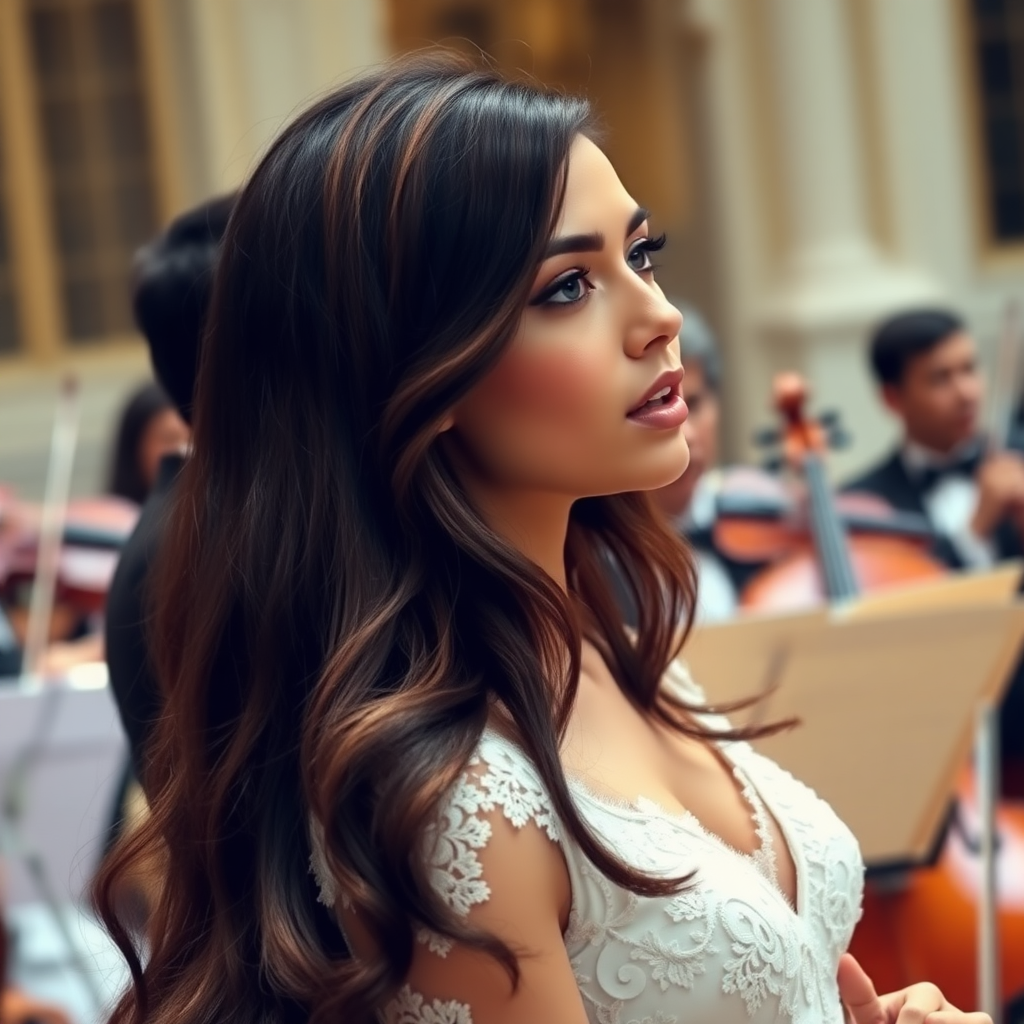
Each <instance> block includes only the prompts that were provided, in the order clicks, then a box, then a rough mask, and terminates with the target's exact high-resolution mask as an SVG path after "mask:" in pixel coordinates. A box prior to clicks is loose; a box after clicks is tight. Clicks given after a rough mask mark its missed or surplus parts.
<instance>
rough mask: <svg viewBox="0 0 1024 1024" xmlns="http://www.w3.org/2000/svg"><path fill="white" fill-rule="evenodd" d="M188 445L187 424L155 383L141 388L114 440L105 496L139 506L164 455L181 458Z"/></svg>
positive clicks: (136, 393)
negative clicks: (114, 497) (122, 499)
mask: <svg viewBox="0 0 1024 1024" xmlns="http://www.w3.org/2000/svg"><path fill="white" fill-rule="evenodd" d="M188 441H189V428H188V424H187V423H186V422H185V421H184V420H183V419H182V418H181V415H180V414H179V412H178V410H177V409H176V408H175V407H174V403H173V402H172V401H171V399H170V397H169V396H168V394H167V392H166V391H165V390H164V389H163V388H162V387H161V386H160V385H159V384H157V383H155V382H152V381H151V382H149V383H146V384H143V385H142V386H141V387H140V388H139V389H138V390H137V391H135V392H134V394H132V396H131V397H130V398H129V399H128V401H127V402H126V403H125V406H124V409H123V410H122V412H121V418H120V421H119V423H118V428H117V434H116V437H115V440H114V448H113V458H112V460H111V468H110V483H109V485H108V487H107V493H108V494H113V495H115V496H116V497H119V498H125V499H126V500H128V501H132V502H134V503H135V504H136V505H141V504H143V502H145V500H146V498H147V496H148V495H149V492H150V491H151V490H152V488H153V485H154V484H155V483H156V478H157V474H158V472H159V469H160V460H161V459H162V458H163V457H164V456H165V455H180V454H181V453H182V452H183V451H184V450H185V449H186V448H187V447H188Z"/></svg>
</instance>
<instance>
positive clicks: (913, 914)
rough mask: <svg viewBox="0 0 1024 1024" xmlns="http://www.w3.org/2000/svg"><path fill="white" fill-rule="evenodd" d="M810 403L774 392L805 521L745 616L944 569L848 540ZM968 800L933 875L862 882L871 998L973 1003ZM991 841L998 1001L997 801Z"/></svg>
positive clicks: (1023, 940) (1010, 895) (1004, 898)
mask: <svg viewBox="0 0 1024 1024" xmlns="http://www.w3.org/2000/svg"><path fill="white" fill-rule="evenodd" d="M806 399H807V388H806V386H805V385H804V383H803V381H802V380H801V379H800V378H799V377H797V376H795V375H783V376H781V377H780V378H778V379H777V380H776V385H775V404H776V408H777V410H778V412H779V414H780V416H781V418H782V421H783V431H782V439H783V446H784V453H785V458H786V462H787V464H788V465H789V466H790V467H791V468H792V469H794V470H795V471H796V472H798V473H799V475H800V477H801V478H802V480H803V486H804V489H805V491H806V502H805V508H804V509H803V512H802V514H801V515H799V516H796V517H792V518H791V523H792V524H794V525H792V526H787V530H788V531H789V540H788V545H789V546H788V548H786V549H785V551H784V552H783V554H782V555H781V556H780V557H779V558H778V559H777V560H776V561H775V562H774V563H773V564H772V565H770V566H769V567H768V568H767V569H765V570H764V572H762V573H761V574H759V575H758V576H756V577H754V578H753V579H752V581H751V582H750V584H749V585H748V586H747V587H746V588H745V590H744V592H743V594H742V595H741V604H742V605H743V607H746V608H760V609H766V610H769V609H770V610H779V609H790V608H795V607H807V606H809V605H813V604H815V603H821V602H824V601H827V602H830V603H836V602H841V601H844V600H848V599H850V598H853V597H855V596H856V595H857V594H858V593H860V592H861V591H863V590H869V589H877V588H879V587H886V586H895V585H899V584H902V583H908V582H913V581H918V580H924V579H927V578H929V577H938V576H939V575H941V574H943V573H944V572H945V571H946V570H945V569H944V567H942V566H941V565H940V564H939V563H938V562H936V561H935V560H933V559H931V558H930V557H929V556H928V554H927V550H926V547H927V538H926V537H924V536H920V537H918V536H907V535H905V534H901V533H900V531H899V530H897V531H895V532H894V533H892V534H888V535H887V534H885V533H884V532H878V533H870V532H867V533H865V532H864V531H863V530H861V531H853V532H852V533H851V534H848V533H847V531H846V529H845V528H844V520H843V516H842V515H841V514H840V504H839V502H838V501H837V500H836V499H835V498H834V496H833V494H832V491H831V489H830V487H829V483H828V478H827V474H826V469H825V461H824V452H825V450H826V449H827V441H826V439H825V435H824V432H823V430H822V429H821V426H820V425H819V424H816V423H814V422H811V421H809V420H808V419H807V418H806V416H805V414H804V406H805V403H806ZM873 500H876V499H873ZM875 514H876V515H878V516H879V518H880V520H881V519H884V510H883V509H880V508H876V512H875ZM727 525H728V524H727ZM975 793H976V789H975V781H974V773H973V770H972V769H971V768H969V767H967V768H965V769H964V771H963V773H962V774H961V777H960V780H959V785H958V787H957V792H956V795H955V801H954V808H953V814H952V816H951V821H952V823H953V824H952V827H951V828H950V829H949V830H948V832H947V834H946V836H945V837H944V839H943V842H942V845H941V847H940V849H939V853H938V857H937V860H936V862H935V863H934V864H932V865H930V866H925V867H920V868H914V869H913V870H911V871H909V872H907V873H906V874H904V875H901V876H900V877H899V878H898V879H896V880H894V879H893V878H891V877H889V878H881V879H870V878H869V881H868V885H867V887H866V891H865V897H864V916H863V918H862V920H861V922H860V924H859V925H858V927H857V930H856V932H855V933H854V936H853V941H852V943H851V947H850V950H851V952H852V953H853V954H854V956H856V957H857V959H858V960H859V961H860V963H861V965H862V966H863V967H864V969H865V970H866V971H867V973H868V974H869V976H871V978H872V980H873V981H874V983H875V985H876V987H877V988H879V990H882V991H885V990H890V991H891V990H895V989H899V988H903V987H905V986H906V985H908V984H911V983H912V982H914V981H916V980H919V979H920V978H935V979H936V980H937V981H938V982H939V983H940V984H941V985H942V989H943V991H944V993H945V995H946V997H947V998H948V999H949V1000H950V1001H951V1002H953V1003H954V1004H956V1005H959V1006H968V1005H971V1004H972V1003H974V1001H975V998H976V993H977V957H976V955H975V945H976V935H977V920H978V915H979V908H980V903H981V885H982V870H981V861H980V852H981V851H980V844H979V842H978V840H977V836H978V829H977V822H978V820H979V811H978V807H977V801H976V798H975ZM996 829H997V834H998V840H997V853H996V859H997V864H996V872H997V878H998V930H999V938H1000V945H1001V948H1002V950H1003V952H1004V956H1003V963H1002V971H1001V977H1000V992H1001V994H1002V998H1003V1000H1004V1001H1006V1000H1009V999H1010V998H1012V997H1013V996H1014V995H1015V994H1018V993H1020V992H1021V991H1022V990H1024V804H1013V803H1011V802H1009V801H1002V802H1001V803H1000V804H999V806H998V808H997V813H996ZM895 883H898V884H895Z"/></svg>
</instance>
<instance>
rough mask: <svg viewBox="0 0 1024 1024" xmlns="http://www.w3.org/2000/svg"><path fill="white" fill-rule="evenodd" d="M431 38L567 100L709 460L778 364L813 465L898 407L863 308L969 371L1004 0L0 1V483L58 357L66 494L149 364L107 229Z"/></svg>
mask: <svg viewBox="0 0 1024 1024" xmlns="http://www.w3.org/2000/svg"><path fill="white" fill-rule="evenodd" d="M434 42H446V43H448V44H450V45H453V46H457V47H459V48H462V49H465V50H467V51H469V52H479V51H485V52H487V53H489V54H490V55H492V57H493V58H494V59H495V60H496V61H497V62H498V63H499V64H500V65H501V66H502V67H504V68H506V69H507V70H509V71H510V72H513V73H522V74H527V75H530V76H533V77H535V78H537V79H540V80H541V81H543V82H546V83H549V84H552V85H556V86H559V87H562V88H565V89H567V90H570V91H573V92H580V93H584V94H586V95H587V96H588V97H589V98H590V99H591V100H592V101H593V103H594V105H595V106H596V108H597V110H598V111H599V113H600V116H601V118H602V120H603V122H604V125H605V127H606V148H607V151H608V153H609V155H610V157H611V159H612V161H613V163H614V164H615V165H616V167H617V169H618V170H619V172H620V175H621V177H622V178H623V180H624V182H625V184H626V186H627V188H629V189H630V191H631V192H632V194H633V196H634V197H635V198H636V199H637V201H638V202H640V203H642V204H643V205H645V206H647V207H648V208H650V209H651V210H652V213H653V218H652V225H653V228H654V230H655V231H656V232H660V231H662V230H665V231H667V233H668V235H669V240H670V242H669V246H668V248H667V249H666V251H665V252H664V253H663V254H662V261H661V262H662V269H661V270H660V271H659V280H660V282H661V284H662V286H663V288H664V289H665V291H666V293H668V294H669V295H670V296H672V297H676V298H680V299H684V300H686V301H688V302H689V303H691V304H692V305H693V306H694V307H696V308H697V309H699V310H700V311H701V312H702V313H703V314H704V315H705V317H706V319H707V321H708V322H709V324H710V325H711V327H712V329H713V331H714V332H715V334H717V336H718V338H719V339H720V342H721V346H722V350H723V356H724V359H723V365H724V379H723V385H722V395H721V397H722V403H721V409H722V430H723V443H722V454H723V457H724V459H725V461H729V462H739V461H744V460H747V459H749V458H752V457H754V455H755V452H754V448H753V443H752V437H753V434H754V432H755V430H756V429H757V428H759V427H761V426H764V425H765V424H767V423H770V422H771V418H772V412H771V408H770V393H769V391H770V381H771V376H772V374H773V373H774V372H775V371H777V370H780V369H795V370H799V371H801V372H803V373H804V374H806V376H807V377H808V378H809V380H810V383H811V387H812V389H813V394H814V404H815V406H817V407H822V406H825V407H832V408H835V409H838V410H839V411H840V412H841V414H842V417H843V420H844V423H845V425H846V427H847V429H848V431H849V434H850V438H851V443H850V444H849V445H848V447H847V448H845V449H844V450H843V451H840V452H838V453H836V455H835V457H834V460H833V463H832V470H833V474H834V475H835V476H848V475H849V474H850V473H852V472H854V471H856V470H858V469H860V468H862V467H863V466H865V465H866V464H868V463H869V462H871V461H873V460H875V459H877V458H878V456H879V455H880V453H881V452H882V451H883V450H884V449H886V448H887V447H888V446H890V445H891V444H892V443H893V441H894V440H895V438H896V437H897V434H898V430H897V425H896V424H895V423H894V422H893V421H891V420H890V419H889V418H887V416H886V415H885V414H884V413H883V411H882V409H881V406H880V404H879V401H878V398H877V395H876V394H875V389H874V385H873V384H872V382H871V379H870V377H869V373H868V367H867V361H866V344H867V340H868V337H869V335H870V332H871V329H872V328H873V327H874V326H875V325H876V324H877V323H878V321H879V320H880V319H881V318H882V317H883V316H884V315H886V314H888V313H889V312H891V311H893V310H897V309H900V308H902V307H907V306H913V305H919V304H922V303H938V304H941V305H944V306H949V307H952V308H954V309H956V310H958V311H959V312H960V313H961V314H962V315H963V316H964V318H965V319H966V321H967V323H968V324H969V326H970V328H971V330H972V331H973V333H974V335H975V337H976V338H977V340H978V342H979V344H980V350H981V355H982V360H983V362H984V363H985V364H986V366H987V367H988V368H989V370H990V371H991V369H992V366H993V363H994V360H995V353H996V343H997V339H998V337H999V334H1000V331H1001V330H1002V325H1003V321H1004V314H1005V310H1006V308H1007V304H1008V303H1009V302H1010V301H1011V300H1012V299H1014V298H1015V297H1024V0H756V2H753V0H0V488H2V487H6V488H8V489H9V491H10V492H12V493H14V494H16V495H17V496H19V497H20V498H23V499H26V500H28V501H36V500H38V499H40V498H41V497H42V495H43V491H44V486H45V480H46V471H47V458H48V452H49V446H50V434H51V428H52V422H53V416H54V409H55V404H56V396H57V393H58V389H59V382H60V380H61V379H62V378H63V377H64V376H65V375H66V374H67V372H68V371H73V372H74V374H75V375H76V377H77V379H78V381H79V385H80V392H79V397H80V403H81V421H80V429H79V440H78V446H77V450H76V453H75V458H74V466H73V472H72V484H71V492H72V495H73V496H77V497H81V496H86V495H92V494H99V493H102V492H104V491H107V490H110V489H111V468H112V465H113V463H114V461H115V435H116V433H117V432H118V425H119V420H120V418H121V417H122V412H123V410H124V407H125V403H126V402H127V401H128V400H129V398H130V396H133V395H136V394H137V393H138V388H139V387H140V385H142V384H143V383H145V382H146V381H147V380H148V379H150V377H151V371H150V364H149V357H148V352H147V349H146V347H145V345H144V344H143V342H142V340H141V338H140V337H139V336H138V335H137V333H136V330H135V327H134V325H133V319H132V313H131V304H130V284H131V263H132V257H133V254H134V252H135V251H136V250H137V249H138V247H139V246H140V245H142V244H143V243H144V242H146V241H147V240H149V239H150V238H152V237H153V236H154V235H155V234H156V233H157V232H158V231H160V230H161V229H163V228H164V227H165V226H166V225H167V224H168V222H169V221H170V220H171V219H172V218H173V217H174V216H175V215H176V214H178V213H180V212H181V211H182V210H184V209H186V208H188V207H190V206H193V205H195V204H196V203H199V202H201V201H203V200H205V199H208V198H210V197H212V196H216V195H220V194H223V193H225V192H228V191H230V190H232V189H234V188H235V187H237V186H238V185H239V184H240V183H241V182H242V181H243V180H244V178H245V176H246V174H247V172H248V171H249V169H250V168H251V167H252V166H253V165H254V162H255V161H256V159H257V158H258V157H259V155H260V153H261V152H262V151H263V149H264V147H265V146H266V145H267V143H268V142H269V140H271V139H272V138H273V136H274V135H275V133H276V132H277V130H278V129H279V127H280V126H281V125H282V124H283V123H284V122H285V121H286V120H287V119H288V118H289V117H290V116H291V115H292V114H294V113H295V112H296V111H297V110H298V109H299V108H301V107H302V106H303V104H305V103H306V102H307V101H308V100H309V99H310V98H311V97H313V96H315V95H316V94H317V93H318V92H320V91H322V90H325V89H327V88H328V87H330V86H332V85H335V84H337V83H339V82H341V81H343V80H345V79H346V78H348V77H351V76H352V75H355V74H358V73H359V72H360V70H362V69H364V68H366V67H368V66H370V65H373V64H374V63H376V62H377V61H379V60H381V59H383V58H386V57H387V56H388V55H390V54H394V53H399V52H403V51H408V50H415V49H418V48H420V47H423V46H425V45H428V44H430V43H434ZM151 411H152V410H151ZM157 411H158V412H159V410H157ZM140 415H141V414H140ZM154 415H155V413H154ZM167 429H168V431H169V433H170V435H171V436H169V439H168V440H167V444H168V446H169V447H171V448H173V447H174V446H175V445H176V444H178V443H180V438H178V437H177V436H176V435H173V428H172V427H171V426H168V428H167ZM127 496H129V497H130V495H127ZM2 727H3V723H2V722H0V731H2ZM104 763H105V762H104ZM97 770H98V769H97ZM108 775H109V771H108ZM108 788H109V787H108ZM95 845H96V842H95V841H93V846H94V847H95ZM15 902H16V901H15ZM47 928H49V929H50V930H51V931H52V922H50V923H46V922H42V923H38V924H36V925H32V926H31V927H29V926H25V927H24V928H23V929H22V931H23V932H24V933H25V934H30V935H36V936H37V937H38V935H40V934H44V938H43V939H38V938H37V940H33V941H38V942H39V943H41V944H42V945H41V946H40V948H43V947H45V945H46V942H47V941H49V940H47V939H45V932H46V929H47ZM53 942H54V943H57V944H59V937H58V938H57V939H54V940H53ZM39 955H40V957H41V958H42V961H45V959H46V956H47V954H46V952H45V950H44V951H43V952H42V953H40V954H39ZM29 959H31V958H29ZM72 973H73V972H72ZM115 975H116V972H115ZM69 977H70V975H69ZM69 984H70V983H69ZM47 985H49V988H47V987H46V985H44V986H43V989H44V990H45V991H44V994H46V995H48V996H53V997H54V998H57V999H58V1000H60V999H64V1005H65V1007H66V1008H67V1009H68V1011H69V1012H70V1013H71V1014H72V1018H73V1019H75V1020H84V1019H87V1018H88V1017H89V1015H90V1013H93V1010H90V1006H92V1002H91V998H90V996H89V993H87V992H86V993H79V994H78V995H73V996H69V995H68V992H69V991H70V989H67V988H65V989H61V987H60V984H58V983H57V982H55V981H53V979H52V978H51V980H50V982H47ZM94 995H95V994H94Z"/></svg>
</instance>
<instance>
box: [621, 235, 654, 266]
mask: <svg viewBox="0 0 1024 1024" xmlns="http://www.w3.org/2000/svg"><path fill="white" fill-rule="evenodd" d="M626 262H627V263H628V264H629V265H630V267H632V269H633V270H635V271H636V272H637V273H638V274H639V273H643V271H645V270H653V269H654V264H653V263H652V262H651V251H650V247H649V246H648V244H647V239H646V238H645V239H644V240H643V241H642V242H640V243H638V244H637V245H634V246H633V248H632V249H630V250H629V254H628V255H627V256H626Z"/></svg>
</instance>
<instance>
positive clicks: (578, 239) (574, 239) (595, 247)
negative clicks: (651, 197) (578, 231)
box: [544, 206, 651, 260]
mask: <svg viewBox="0 0 1024 1024" xmlns="http://www.w3.org/2000/svg"><path fill="white" fill-rule="evenodd" d="M650 215H651V214H650V211H649V210H645V209H644V208H643V207H642V206H638V207H637V208H636V209H635V210H634V211H633V216H632V217H630V218H629V224H627V225H626V237H627V238H628V237H629V236H630V235H631V234H633V232H634V231H636V229H637V228H638V227H640V225H641V224H643V222H644V221H645V220H647V218H648V217H649V216H650ZM603 248H604V235H603V234H601V232H600V231H593V232H591V233H590V234H589V235H563V236H562V237H561V238H552V239H551V241H550V242H548V247H547V249H545V250H544V259H546V260H548V259H551V257H552V256H562V255H564V254H565V253H567V252H599V251H600V250H601V249H603Z"/></svg>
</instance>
